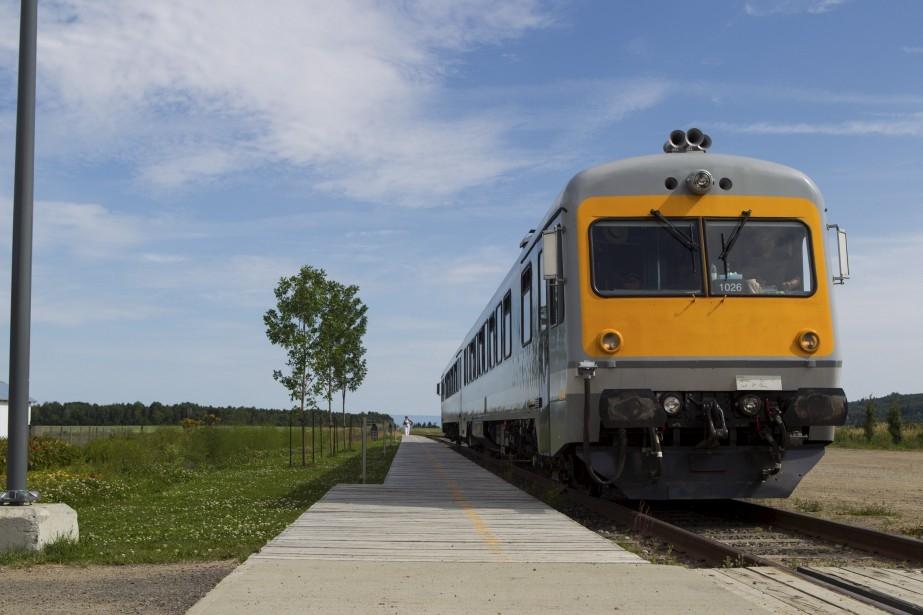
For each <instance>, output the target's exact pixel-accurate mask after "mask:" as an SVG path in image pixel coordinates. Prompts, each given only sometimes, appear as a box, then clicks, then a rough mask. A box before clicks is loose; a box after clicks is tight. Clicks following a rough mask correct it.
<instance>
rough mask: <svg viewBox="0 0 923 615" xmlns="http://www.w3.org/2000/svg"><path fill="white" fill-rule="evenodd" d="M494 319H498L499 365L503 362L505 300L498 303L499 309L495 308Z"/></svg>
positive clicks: (496, 331)
mask: <svg viewBox="0 0 923 615" xmlns="http://www.w3.org/2000/svg"><path fill="white" fill-rule="evenodd" d="M494 320H495V321H496V330H495V331H494V334H495V335H496V336H497V346H496V348H495V350H496V354H497V365H500V363H502V362H503V302H502V301H501V302H500V303H498V304H497V309H495V310H494Z"/></svg>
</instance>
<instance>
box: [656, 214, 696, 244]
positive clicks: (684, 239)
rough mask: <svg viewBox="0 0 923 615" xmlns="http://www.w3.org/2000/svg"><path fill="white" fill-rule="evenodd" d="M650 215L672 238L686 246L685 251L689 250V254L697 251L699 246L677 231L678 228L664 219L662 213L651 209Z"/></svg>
mask: <svg viewBox="0 0 923 615" xmlns="http://www.w3.org/2000/svg"><path fill="white" fill-rule="evenodd" d="M651 215H652V216H654V217H655V218H657V221H658V222H660V223H661V224H663V225H664V226H665V227H666V229H667V231H668V232H669V233H670V234H671V235H673V237H674V238H676V241H678V242H680V243H681V244H683V245H684V246H686V249H687V250H689V251H690V252H695V251H696V250H698V249H699V244H697V243H696V242H695V241H693V240H692V239H691V238H689V237H686V236H685V235H684V234H683V232H682V231H681V230H679V229H678V228H676V226H675V225H674V224H673V223H672V222H670V221H669V220H667V219H666V218H664V217H663V214H662V213H660V212H659V211H657V210H656V209H652V210H651Z"/></svg>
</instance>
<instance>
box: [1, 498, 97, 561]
mask: <svg viewBox="0 0 923 615" xmlns="http://www.w3.org/2000/svg"><path fill="white" fill-rule="evenodd" d="M79 537H80V532H79V530H78V528H77V511H76V510H74V509H73V508H71V507H70V506H68V505H67V504H32V505H30V506H0V552H2V551H13V550H20V551H21V550H26V551H41V550H42V549H43V548H45V545H47V544H49V543H52V542H54V541H56V540H58V539H60V538H68V539H71V540H77V539H78V538H79Z"/></svg>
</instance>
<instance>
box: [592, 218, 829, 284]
mask: <svg viewBox="0 0 923 615" xmlns="http://www.w3.org/2000/svg"><path fill="white" fill-rule="evenodd" d="M699 229H700V220H698V219H690V218H680V219H670V220H667V219H665V218H663V219H660V220H599V221H597V222H595V223H593V225H592V226H591V227H590V250H591V257H592V258H591V267H592V281H593V288H594V289H595V291H596V292H597V293H598V294H600V295H603V296H616V297H617V296H636V295H666V296H669V295H690V294H698V295H702V294H705V291H704V287H703V285H704V284H705V280H707V281H708V289H709V293H710V294H711V295H764V296H778V295H786V296H807V295H810V294H812V293H813V292H814V275H813V262H812V259H811V250H810V245H811V241H810V233H809V232H808V228H807V227H806V226H805V225H804V224H802V223H801V222H797V221H789V220H751V219H743V220H741V219H739V218H731V219H706V220H705V221H704V229H705V241H704V245H702V244H703V242H702V241H701V240H700V230H699ZM703 257H704V258H703ZM703 262H705V263H706V266H705V269H704V271H703V266H702V263H703Z"/></svg>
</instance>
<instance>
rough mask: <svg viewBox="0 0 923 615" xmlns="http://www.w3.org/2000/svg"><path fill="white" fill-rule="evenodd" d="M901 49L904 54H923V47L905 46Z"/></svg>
mask: <svg viewBox="0 0 923 615" xmlns="http://www.w3.org/2000/svg"><path fill="white" fill-rule="evenodd" d="M901 49H902V50H903V52H904V53H923V47H910V46H907V45H905V46H903V47H901Z"/></svg>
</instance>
